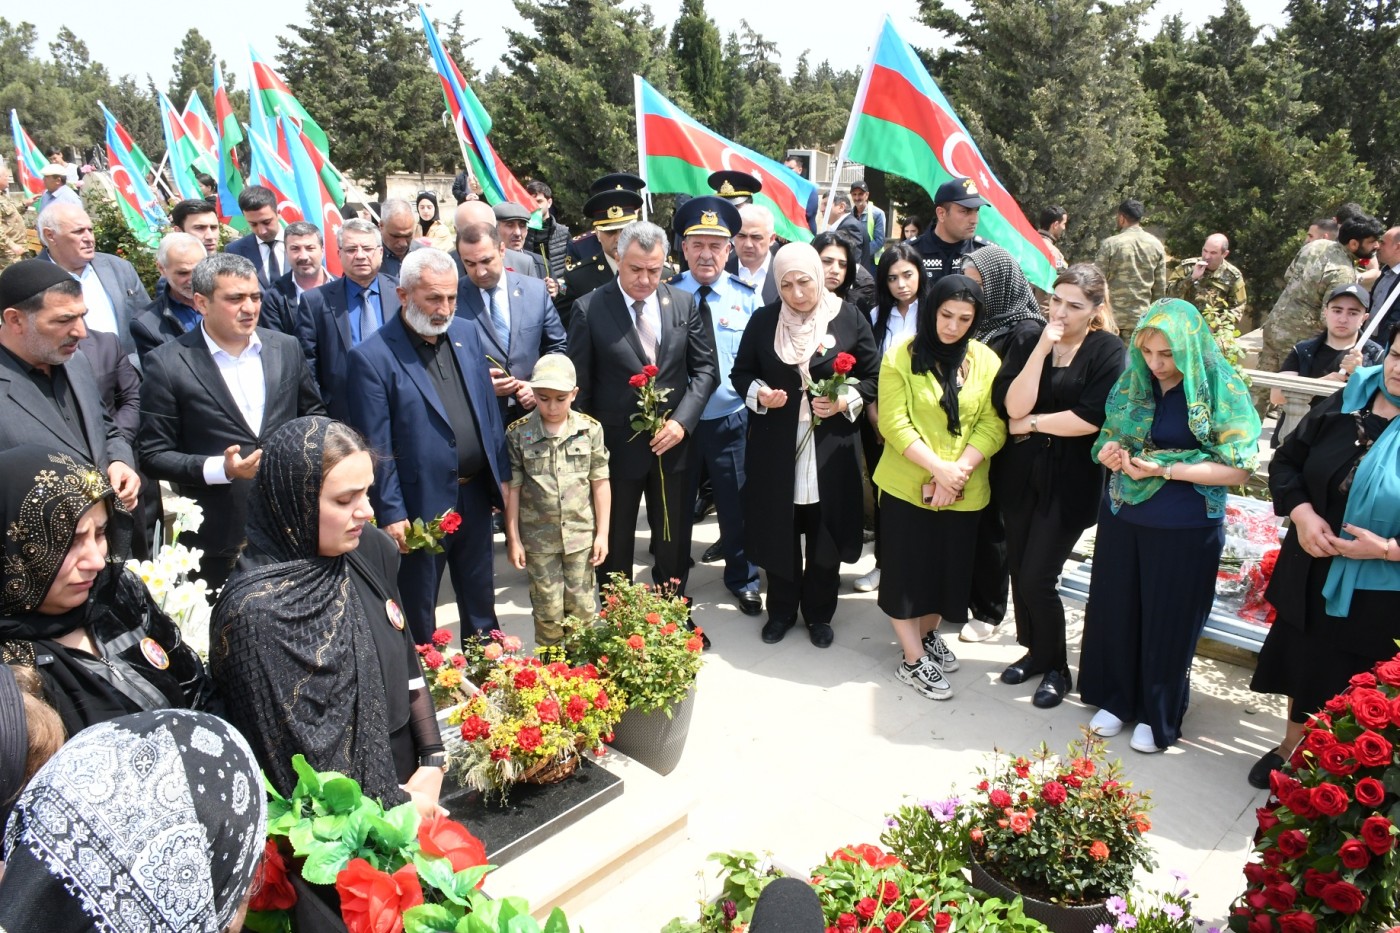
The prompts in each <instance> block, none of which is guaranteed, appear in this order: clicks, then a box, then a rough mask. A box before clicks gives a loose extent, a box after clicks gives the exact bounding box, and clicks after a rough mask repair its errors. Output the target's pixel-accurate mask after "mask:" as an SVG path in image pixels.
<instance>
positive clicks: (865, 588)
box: [854, 567, 880, 593]
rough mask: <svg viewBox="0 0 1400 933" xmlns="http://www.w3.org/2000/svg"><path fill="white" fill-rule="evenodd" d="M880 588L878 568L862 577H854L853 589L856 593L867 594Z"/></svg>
mask: <svg viewBox="0 0 1400 933" xmlns="http://www.w3.org/2000/svg"><path fill="white" fill-rule="evenodd" d="M879 588H880V568H879V567H876V568H875V569H874V570H872V571H870V572H869V573H867V574H866V575H865V576H863V577H856V582H855V584H854V589H855V591H856V592H857V593H869V592H871V591H873V590H878V589H879Z"/></svg>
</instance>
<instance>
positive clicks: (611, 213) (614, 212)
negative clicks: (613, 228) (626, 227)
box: [608, 185, 625, 220]
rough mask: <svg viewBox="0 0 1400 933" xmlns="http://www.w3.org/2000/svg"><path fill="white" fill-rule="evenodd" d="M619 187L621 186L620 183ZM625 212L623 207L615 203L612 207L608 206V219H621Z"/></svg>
mask: <svg viewBox="0 0 1400 933" xmlns="http://www.w3.org/2000/svg"><path fill="white" fill-rule="evenodd" d="M618 187H621V186H620V185H619V186H618ZM624 213H625V212H624V211H623V210H622V208H621V207H618V206H617V205H616V204H614V205H613V206H612V207H609V208H608V220H619V219H621V217H622V215H623V214H624Z"/></svg>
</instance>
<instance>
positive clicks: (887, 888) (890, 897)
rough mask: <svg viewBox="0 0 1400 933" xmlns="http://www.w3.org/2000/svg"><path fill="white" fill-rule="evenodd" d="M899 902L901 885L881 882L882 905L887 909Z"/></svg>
mask: <svg viewBox="0 0 1400 933" xmlns="http://www.w3.org/2000/svg"><path fill="white" fill-rule="evenodd" d="M897 900H899V885H897V884H895V883H894V882H893V881H882V882H880V903H881V904H884V905H885V906H886V907H888V906H890V905H891V904H893V903H894V902H895V901H897Z"/></svg>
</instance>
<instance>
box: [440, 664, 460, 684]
mask: <svg viewBox="0 0 1400 933" xmlns="http://www.w3.org/2000/svg"><path fill="white" fill-rule="evenodd" d="M437 685H438V687H440V688H441V689H443V690H454V689H456V688H457V687H460V686H462V672H461V671H459V670H457V669H456V668H455V667H445V668H443V669H442V670H440V671H438V674H437Z"/></svg>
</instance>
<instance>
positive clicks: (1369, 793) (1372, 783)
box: [1352, 777, 1385, 807]
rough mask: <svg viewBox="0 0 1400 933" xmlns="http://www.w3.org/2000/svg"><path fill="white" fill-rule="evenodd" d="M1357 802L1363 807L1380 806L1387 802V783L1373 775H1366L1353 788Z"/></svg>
mask: <svg viewBox="0 0 1400 933" xmlns="http://www.w3.org/2000/svg"><path fill="white" fill-rule="evenodd" d="M1352 793H1353V794H1355V795H1356V802H1357V803H1359V804H1361V805H1362V806H1363V807H1379V806H1380V805H1381V804H1383V803H1385V785H1384V784H1382V783H1381V782H1380V781H1378V780H1376V779H1375V778H1373V777H1364V778H1362V779H1361V780H1359V781H1357V782H1356V787H1355V788H1353V789H1352Z"/></svg>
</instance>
